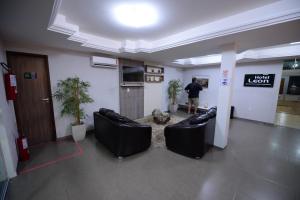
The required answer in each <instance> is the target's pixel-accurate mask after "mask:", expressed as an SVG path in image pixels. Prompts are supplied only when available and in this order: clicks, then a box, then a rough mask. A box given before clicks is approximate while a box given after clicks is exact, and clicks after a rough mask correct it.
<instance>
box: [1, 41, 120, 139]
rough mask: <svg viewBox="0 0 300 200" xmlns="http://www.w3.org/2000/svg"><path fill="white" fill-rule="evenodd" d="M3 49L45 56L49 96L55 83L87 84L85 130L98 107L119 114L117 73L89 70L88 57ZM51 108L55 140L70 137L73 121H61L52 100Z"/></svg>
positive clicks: (64, 52)
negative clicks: (88, 100)
mask: <svg viewBox="0 0 300 200" xmlns="http://www.w3.org/2000/svg"><path fill="white" fill-rule="evenodd" d="M6 48H7V49H8V50H10V51H21V52H27V53H36V54H44V55H48V61H49V71H50V82H51V89H52V93H54V92H55V90H56V84H57V81H58V80H62V79H65V78H67V77H73V76H78V77H80V78H81V79H82V80H84V81H89V82H90V84H91V87H90V89H89V94H90V96H91V97H92V98H93V99H94V102H93V103H91V104H87V105H85V106H84V109H85V111H86V113H87V117H86V119H85V121H86V124H87V125H88V127H92V126H93V112H94V111H97V110H99V108H100V107H105V108H109V109H113V110H115V111H116V112H119V110H120V108H119V72H118V70H116V69H104V68H93V67H91V66H90V56H91V55H92V54H88V53H79V52H75V51H67V50H59V49H51V48H38V47H31V46H19V45H14V44H7V45H6ZM53 107H54V117H55V126H56V134H57V137H58V138H59V137H64V136H67V135H70V134H71V128H70V124H71V122H72V121H73V119H72V118H70V117H61V115H60V103H58V102H56V100H55V99H53Z"/></svg>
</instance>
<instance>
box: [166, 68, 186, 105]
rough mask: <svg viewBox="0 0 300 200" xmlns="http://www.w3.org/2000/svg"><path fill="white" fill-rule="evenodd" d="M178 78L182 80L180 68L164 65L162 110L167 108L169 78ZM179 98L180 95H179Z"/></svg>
mask: <svg viewBox="0 0 300 200" xmlns="http://www.w3.org/2000/svg"><path fill="white" fill-rule="evenodd" d="M173 79H180V80H181V81H183V73H182V70H181V69H177V68H173V67H168V66H166V67H164V82H163V91H162V106H161V110H162V111H167V110H168V105H169V97H168V83H169V81H170V80H173ZM179 98H181V97H179Z"/></svg>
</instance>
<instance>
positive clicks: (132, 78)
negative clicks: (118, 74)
mask: <svg viewBox="0 0 300 200" xmlns="http://www.w3.org/2000/svg"><path fill="white" fill-rule="evenodd" d="M122 77H123V83H126V82H127V83H140V82H144V67H143V66H135V67H129V66H123V67H122Z"/></svg>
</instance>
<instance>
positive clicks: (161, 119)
mask: <svg viewBox="0 0 300 200" xmlns="http://www.w3.org/2000/svg"><path fill="white" fill-rule="evenodd" d="M152 116H153V121H154V122H155V123H157V124H166V123H167V122H168V121H169V120H170V114H169V113H167V112H162V111H160V110H159V109H154V110H153V111H152Z"/></svg>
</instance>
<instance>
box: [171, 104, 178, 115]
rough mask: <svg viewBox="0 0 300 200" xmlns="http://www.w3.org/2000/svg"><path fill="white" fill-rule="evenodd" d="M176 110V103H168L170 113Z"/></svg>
mask: <svg viewBox="0 0 300 200" xmlns="http://www.w3.org/2000/svg"><path fill="white" fill-rule="evenodd" d="M177 110H178V104H170V105H169V111H170V112H171V113H175V112H176V111H177Z"/></svg>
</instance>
